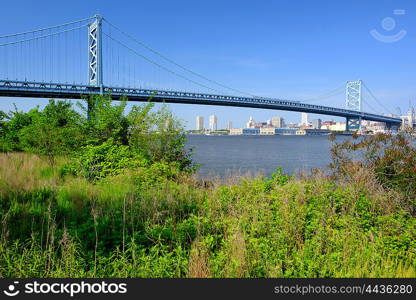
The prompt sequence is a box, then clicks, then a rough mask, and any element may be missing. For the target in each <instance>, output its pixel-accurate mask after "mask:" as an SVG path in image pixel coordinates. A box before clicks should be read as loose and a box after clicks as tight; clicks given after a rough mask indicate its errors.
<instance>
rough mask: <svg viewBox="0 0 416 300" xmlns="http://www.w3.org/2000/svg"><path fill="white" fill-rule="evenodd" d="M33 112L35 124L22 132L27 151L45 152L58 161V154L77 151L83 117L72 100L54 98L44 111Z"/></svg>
mask: <svg viewBox="0 0 416 300" xmlns="http://www.w3.org/2000/svg"><path fill="white" fill-rule="evenodd" d="M29 115H30V117H31V123H30V124H29V125H27V126H25V127H24V128H22V129H21V130H20V131H19V134H18V135H19V138H20V144H21V147H22V149H23V150H25V151H28V152H33V153H37V154H41V155H45V156H46V157H47V158H48V160H49V161H50V163H51V164H54V162H55V157H56V155H64V154H69V153H73V152H74V151H76V150H77V149H78V148H79V146H80V145H81V143H82V141H83V136H82V131H81V129H82V128H81V127H82V119H81V116H80V114H79V113H77V112H76V111H75V110H73V108H72V105H71V103H70V102H67V101H62V100H59V101H55V100H50V101H49V104H48V105H47V106H46V107H45V108H44V110H43V111H42V112H39V111H37V110H36V111H32V112H30V113H29Z"/></svg>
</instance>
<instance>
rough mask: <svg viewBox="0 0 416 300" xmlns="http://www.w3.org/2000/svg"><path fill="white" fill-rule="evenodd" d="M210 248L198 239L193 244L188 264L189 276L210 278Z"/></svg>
mask: <svg viewBox="0 0 416 300" xmlns="http://www.w3.org/2000/svg"><path fill="white" fill-rule="evenodd" d="M208 252H209V251H208V249H207V247H206V246H205V245H204V244H203V243H202V242H201V241H200V240H199V239H196V240H195V241H194V242H193V243H192V246H191V252H190V255H189V265H188V277H189V278H209V277H210V275H211V274H210V271H209V265H208V258H209V257H208V255H209V254H208Z"/></svg>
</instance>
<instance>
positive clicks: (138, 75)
mask: <svg viewBox="0 0 416 300" xmlns="http://www.w3.org/2000/svg"><path fill="white" fill-rule="evenodd" d="M138 48H140V49H141V50H142V51H143V52H146V54H143V52H142V51H140V50H138ZM161 61H162V62H161ZM0 63H1V66H2V67H1V69H0V97H22V98H65V99H81V98H84V97H86V96H89V95H94V94H107V93H109V94H111V96H112V99H114V100H119V99H120V98H122V97H124V96H125V97H127V99H128V101H149V99H151V101H152V102H166V103H183V104H197V105H219V106H235V107H251V108H261V109H272V110H285V111H296V112H307V113H314V114H321V115H330V116H337V117H344V118H346V121H347V122H346V123H347V130H351V129H359V128H360V124H361V120H368V121H376V122H384V123H385V124H386V125H387V127H388V128H392V127H396V128H397V127H399V126H400V124H401V123H402V120H401V119H400V118H399V117H398V116H395V115H394V114H390V115H384V114H381V113H377V112H376V113H374V112H373V113H370V112H366V111H363V105H362V104H363V99H362V94H363V93H362V87H363V86H364V87H365V88H366V89H367V90H368V92H369V93H370V95H371V96H372V97H373V98H374V99H375V100H376V101H377V102H378V104H380V105H381V106H383V105H382V104H381V103H380V102H379V101H378V100H377V98H376V97H375V96H374V95H373V93H371V91H370V90H369V89H368V87H366V86H365V85H364V83H363V82H362V81H361V80H358V81H350V82H347V85H346V99H345V105H344V107H338V108H337V107H331V106H323V105H315V104H311V103H307V101H296V100H285V99H278V98H266V97H259V96H256V95H254V94H249V93H246V92H243V91H240V90H238V89H235V88H232V87H230V86H227V85H225V84H222V83H220V82H217V81H215V80H212V79H210V78H207V77H205V76H203V75H201V74H199V73H197V72H195V71H193V70H191V69H189V68H187V67H184V66H182V65H181V64H178V63H177V62H175V61H173V60H172V59H170V58H168V57H167V56H165V55H163V54H161V53H160V52H158V51H156V50H154V49H152V48H150V47H149V46H147V45H146V44H144V43H142V42H141V41H139V40H138V39H136V38H135V37H133V36H132V35H130V34H128V33H126V32H124V31H123V30H122V29H120V28H119V27H118V26H116V25H114V24H112V23H111V22H109V21H108V20H107V19H105V18H103V17H102V16H100V15H95V16H93V17H90V18H85V19H81V20H77V21H74V22H68V23H64V24H60V25H56V26H51V27H46V28H41V29H37V30H32V31H25V32H20V33H15V34H9V35H3V36H0ZM87 67H88V68H87ZM86 71H88V72H86ZM161 73H163V74H164V75H165V76H160V74H161ZM166 75H167V76H166ZM317 100H319V97H318V99H317ZM383 107H384V106H383Z"/></svg>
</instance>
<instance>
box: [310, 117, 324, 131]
mask: <svg viewBox="0 0 416 300" xmlns="http://www.w3.org/2000/svg"><path fill="white" fill-rule="evenodd" d="M321 124H322V120H321V119H315V120H312V127H313V128H315V129H321Z"/></svg>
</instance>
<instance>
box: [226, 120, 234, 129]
mask: <svg viewBox="0 0 416 300" xmlns="http://www.w3.org/2000/svg"><path fill="white" fill-rule="evenodd" d="M227 129H228V130H231V129H233V122H231V121H228V123H227Z"/></svg>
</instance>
